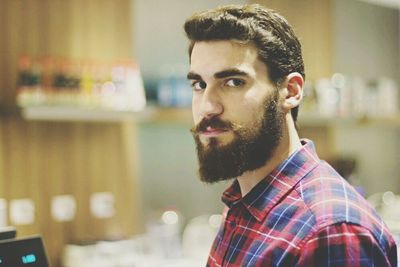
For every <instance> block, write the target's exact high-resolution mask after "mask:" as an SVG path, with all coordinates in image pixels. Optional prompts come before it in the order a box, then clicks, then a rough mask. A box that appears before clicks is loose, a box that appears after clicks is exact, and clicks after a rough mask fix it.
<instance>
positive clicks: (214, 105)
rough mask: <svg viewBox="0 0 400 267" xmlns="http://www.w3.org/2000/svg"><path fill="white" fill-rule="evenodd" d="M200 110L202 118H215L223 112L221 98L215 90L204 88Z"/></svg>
mask: <svg viewBox="0 0 400 267" xmlns="http://www.w3.org/2000/svg"><path fill="white" fill-rule="evenodd" d="M200 109H201V115H202V117H203V118H212V117H216V116H219V115H221V114H222V113H223V112H224V107H223V105H222V102H221V96H220V95H219V93H218V92H217V91H216V90H215V88H206V89H205V90H204V93H203V96H202V100H201V106H200Z"/></svg>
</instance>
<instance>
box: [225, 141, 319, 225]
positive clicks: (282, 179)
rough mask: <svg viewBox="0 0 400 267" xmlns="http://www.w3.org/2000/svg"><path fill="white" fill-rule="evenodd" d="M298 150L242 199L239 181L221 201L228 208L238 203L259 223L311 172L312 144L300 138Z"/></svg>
mask: <svg viewBox="0 0 400 267" xmlns="http://www.w3.org/2000/svg"><path fill="white" fill-rule="evenodd" d="M301 142H302V147H301V148H300V149H298V150H297V151H295V152H294V153H293V154H292V155H290V156H289V158H287V159H286V160H284V161H283V162H282V163H281V164H279V166H278V167H277V168H275V169H274V170H273V171H272V172H271V173H270V174H268V175H267V176H266V177H265V178H264V179H263V180H261V181H260V182H259V183H258V184H257V185H256V186H255V187H253V188H252V189H251V191H250V192H248V193H247V194H246V196H244V197H243V198H242V196H241V193H240V186H239V182H238V181H237V180H236V179H235V181H234V182H233V184H232V185H231V186H230V187H229V188H228V189H227V190H225V192H224V193H223V195H222V201H223V202H224V203H225V204H226V205H227V206H228V207H232V206H233V205H235V204H237V203H239V202H242V203H243V205H244V206H245V207H246V209H247V210H248V211H249V212H250V214H251V215H252V216H253V217H255V218H256V219H257V220H258V221H259V222H261V221H262V220H263V219H264V218H265V216H266V215H267V214H268V213H269V211H270V210H271V209H272V208H273V207H274V206H275V204H276V203H278V202H279V201H280V199H281V198H282V197H283V196H285V195H286V193H287V192H289V191H290V190H292V188H293V187H294V186H295V185H296V184H297V183H298V182H299V181H300V180H301V179H302V178H303V177H304V176H305V175H306V174H307V173H309V172H310V171H311V170H312V169H314V168H315V167H316V166H317V164H318V162H319V158H318V156H317V153H316V151H315V146H314V143H313V142H312V141H310V140H307V139H302V141H301Z"/></svg>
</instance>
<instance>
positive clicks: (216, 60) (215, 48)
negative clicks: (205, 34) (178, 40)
mask: <svg viewBox="0 0 400 267" xmlns="http://www.w3.org/2000/svg"><path fill="white" fill-rule="evenodd" d="M231 68H238V69H240V70H243V71H246V72H248V73H249V75H256V74H257V73H263V74H265V75H266V74H267V67H266V66H265V64H264V63H263V62H262V61H261V60H259V57H258V52H257V48H256V47H255V46H254V45H252V44H249V43H247V44H241V43H238V42H234V41H201V42H196V43H195V44H194V46H193V50H192V54H191V61H190V71H191V72H195V73H198V74H200V75H201V76H203V77H204V76H212V75H213V74H214V73H216V72H219V71H222V70H224V69H231Z"/></svg>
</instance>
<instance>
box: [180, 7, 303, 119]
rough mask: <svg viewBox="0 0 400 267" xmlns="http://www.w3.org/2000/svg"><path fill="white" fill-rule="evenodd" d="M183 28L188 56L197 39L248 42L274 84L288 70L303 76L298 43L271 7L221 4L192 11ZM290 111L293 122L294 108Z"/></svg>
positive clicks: (289, 27)
mask: <svg viewBox="0 0 400 267" xmlns="http://www.w3.org/2000/svg"><path fill="white" fill-rule="evenodd" d="M184 28H185V32H186V35H187V37H188V38H189V39H190V41H191V43H190V46H189V57H190V56H191V54H192V49H193V46H194V44H195V42H198V41H212V40H236V41H239V42H252V43H253V44H255V45H256V47H257V49H258V55H259V58H260V59H261V61H263V62H264V63H265V65H266V66H267V68H268V72H269V73H268V74H269V77H270V79H271V81H272V82H273V83H275V84H276V85H278V84H279V83H281V82H282V81H283V80H284V79H285V77H286V76H287V75H288V74H290V73H291V72H298V73H300V74H301V75H302V76H303V78H305V73H304V63H303V57H302V54H301V45H300V42H299V40H298V39H297V37H296V35H295V33H294V31H293V29H292V27H291V26H290V25H289V23H288V22H287V20H286V19H285V18H284V17H282V16H281V15H280V14H278V13H277V12H276V11H274V10H272V9H268V8H265V7H263V6H261V5H258V4H250V5H228V6H223V7H219V8H216V9H212V10H207V11H204V12H201V13H197V14H194V15H193V16H191V17H190V18H188V19H187V20H186V22H185V25H184ZM291 113H292V117H293V120H294V121H296V120H297V114H298V107H296V108H293V109H292V110H291Z"/></svg>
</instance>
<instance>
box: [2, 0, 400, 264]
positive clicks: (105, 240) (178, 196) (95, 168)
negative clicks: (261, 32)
mask: <svg viewBox="0 0 400 267" xmlns="http://www.w3.org/2000/svg"><path fill="white" fill-rule="evenodd" d="M248 2H251V3H261V4H264V5H266V6H267V7H270V8H273V9H276V10H277V11H278V12H280V13H281V14H282V15H284V16H285V17H286V18H287V19H288V21H289V22H290V23H291V24H292V26H293V27H294V29H295V31H296V33H297V35H298V36H299V38H300V41H301V43H302V46H303V54H304V58H305V65H306V75H307V84H306V92H305V99H304V102H303V104H302V106H301V108H300V115H299V129H300V133H301V137H305V138H310V139H312V140H314V142H315V143H316V145H317V150H318V153H319V154H320V157H321V158H323V159H325V160H327V161H329V162H330V163H331V164H332V165H334V166H335V168H336V169H337V170H338V171H339V172H340V173H341V174H342V175H343V176H344V177H345V178H346V179H348V180H349V182H350V183H351V184H353V185H354V186H355V187H356V188H357V190H359V192H360V193H362V194H363V195H364V196H365V197H366V198H368V200H369V201H370V202H371V203H372V204H373V205H374V206H375V207H376V208H377V209H378V211H379V212H380V213H381V214H382V216H383V217H384V219H385V221H386V222H387V224H388V225H389V227H390V228H391V229H392V231H393V232H394V233H400V225H399V224H400V208H399V207H400V205H399V204H400V200H399V199H400V197H399V196H398V195H397V194H398V193H400V164H399V163H400V152H399V148H400V138H398V136H399V130H400V115H399V97H400V96H399V87H398V86H399V82H400V80H399V79H400V78H399V77H400V76H399V72H400V21H399V20H400V14H399V10H400V1H397V0H375V1H372V0H370V1H361V0H263V1H244V0H241V1H239V0H235V1H225V0H193V1H182V0H163V1H161V0H113V1H109V0H28V1H26V0H1V1H0V139H1V141H0V226H7V225H12V226H15V227H16V228H17V231H18V235H19V236H26V235H31V234H40V235H42V236H43V238H44V242H45V245H46V249H47V253H48V257H49V259H50V262H51V263H52V266H74V267H79V266H86V267H88V266H96V267H99V266H204V262H205V258H206V256H207V255H206V254H207V252H208V248H209V245H210V242H211V240H212V239H213V236H214V235H215V232H216V230H217V228H218V225H219V220H220V217H219V216H218V214H220V213H221V211H222V209H223V205H222V203H221V201H220V195H221V192H222V191H223V190H224V188H225V187H227V186H228V184H229V182H228V183H221V184H218V185H212V186H209V185H205V184H203V183H201V182H200V181H199V179H198V177H197V159H196V152H195V147H194V142H193V141H192V137H191V134H190V132H189V128H190V127H191V126H192V121H191V112H190V102H191V89H190V86H189V85H188V83H187V81H186V78H185V77H186V73H187V70H188V66H189V65H188V55H187V47H188V42H187V40H186V37H185V35H184V31H183V28H182V26H183V23H184V21H185V19H186V18H187V17H189V16H190V15H191V14H193V13H194V12H196V11H201V10H204V9H208V8H212V7H216V6H219V5H224V4H242V3H248Z"/></svg>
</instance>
